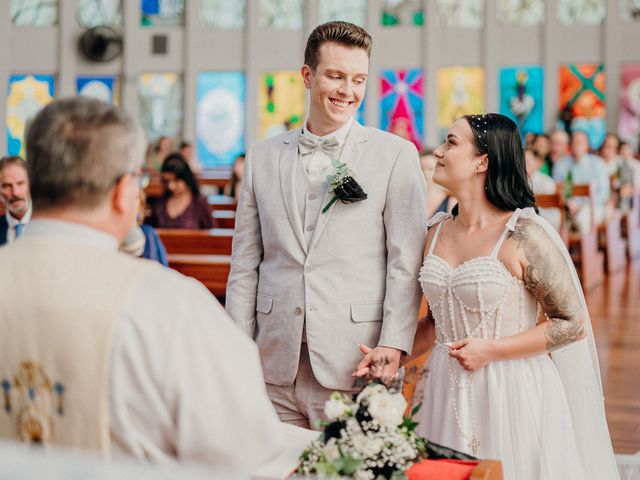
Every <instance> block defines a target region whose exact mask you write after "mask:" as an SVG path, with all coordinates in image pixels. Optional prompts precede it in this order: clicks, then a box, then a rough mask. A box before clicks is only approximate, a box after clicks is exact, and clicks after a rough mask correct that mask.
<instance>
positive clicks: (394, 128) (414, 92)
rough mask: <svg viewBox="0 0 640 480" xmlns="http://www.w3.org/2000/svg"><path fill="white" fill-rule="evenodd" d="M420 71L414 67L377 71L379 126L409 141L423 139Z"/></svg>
mask: <svg viewBox="0 0 640 480" xmlns="http://www.w3.org/2000/svg"><path fill="white" fill-rule="evenodd" d="M423 87H424V73H423V71H422V70H420V69H414V70H382V72H380V128H381V129H382V130H386V131H387V132H391V133H394V134H396V135H398V136H400V137H402V138H404V139H405V140H409V141H411V142H413V143H414V144H415V146H416V148H417V149H418V151H420V150H422V143H423V141H424V120H423V119H424V94H423Z"/></svg>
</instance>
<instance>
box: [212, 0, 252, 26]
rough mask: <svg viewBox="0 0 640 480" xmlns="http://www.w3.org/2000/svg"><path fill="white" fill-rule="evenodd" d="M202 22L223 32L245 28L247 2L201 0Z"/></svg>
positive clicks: (236, 0)
mask: <svg viewBox="0 0 640 480" xmlns="http://www.w3.org/2000/svg"><path fill="white" fill-rule="evenodd" d="M201 2H202V4H201V8H202V21H203V23H204V24H205V25H206V26H207V27H213V28H219V29H221V30H233V29H237V28H244V26H245V16H246V9H247V0H201Z"/></svg>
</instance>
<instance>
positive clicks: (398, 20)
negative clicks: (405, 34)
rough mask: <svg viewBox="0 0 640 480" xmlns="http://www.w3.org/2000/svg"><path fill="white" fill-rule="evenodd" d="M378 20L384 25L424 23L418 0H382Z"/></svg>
mask: <svg viewBox="0 0 640 480" xmlns="http://www.w3.org/2000/svg"><path fill="white" fill-rule="evenodd" d="M380 22H381V23H382V25H384V26H385V27H395V26H397V25H417V26H421V25H424V11H423V9H422V2H421V1H420V0H384V3H383V6H382V15H381V19H380Z"/></svg>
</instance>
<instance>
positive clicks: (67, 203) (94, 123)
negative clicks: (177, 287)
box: [26, 97, 146, 241]
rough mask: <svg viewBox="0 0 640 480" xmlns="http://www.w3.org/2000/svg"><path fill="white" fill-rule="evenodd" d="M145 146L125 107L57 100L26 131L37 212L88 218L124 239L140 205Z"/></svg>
mask: <svg viewBox="0 0 640 480" xmlns="http://www.w3.org/2000/svg"><path fill="white" fill-rule="evenodd" d="M145 146H146V145H145V140H144V135H143V133H142V130H141V128H140V126H139V125H138V124H137V122H136V121H135V120H133V118H132V117H130V116H129V115H128V114H127V113H125V112H124V111H123V110H120V109H118V108H115V107H112V106H110V105H108V104H106V103H104V102H100V101H98V100H93V99H89V98H82V97H78V98H69V99H61V100H55V101H53V102H52V103H50V104H49V105H47V106H46V107H45V108H44V109H42V110H41V111H40V112H39V113H38V114H37V115H36V117H35V118H34V119H33V121H32V122H31V124H30V126H29V128H28V131H27V136H26V152H27V169H28V172H29V178H30V181H31V197H32V201H33V208H34V218H35V217H41V218H47V217H48V218H54V219H60V220H67V221H73V222H76V223H82V224H86V225H88V226H92V227H94V228H97V229H99V230H103V231H105V232H107V233H110V234H112V235H113V236H115V237H116V238H117V239H118V240H120V241H122V239H123V238H124V237H125V236H126V234H127V232H128V231H129V228H130V227H131V226H132V225H133V224H134V222H135V217H136V213H137V210H138V205H139V187H138V180H139V178H140V173H141V170H140V169H141V166H142V163H143V160H144V153H145Z"/></svg>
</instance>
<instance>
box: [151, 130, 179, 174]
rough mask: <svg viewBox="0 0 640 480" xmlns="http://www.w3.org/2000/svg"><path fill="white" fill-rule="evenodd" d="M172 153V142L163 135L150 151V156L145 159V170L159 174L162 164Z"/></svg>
mask: <svg viewBox="0 0 640 480" xmlns="http://www.w3.org/2000/svg"><path fill="white" fill-rule="evenodd" d="M172 151H173V141H172V140H171V139H170V138H169V137H165V136H164V135H163V136H162V137H160V138H159V139H158V140H157V141H156V143H155V145H153V147H152V149H151V154H150V156H149V158H148V159H147V170H149V171H151V172H159V171H160V168H161V167H162V164H163V162H164V160H165V158H167V157H168V156H169V154H170V153H171V152H172Z"/></svg>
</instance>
